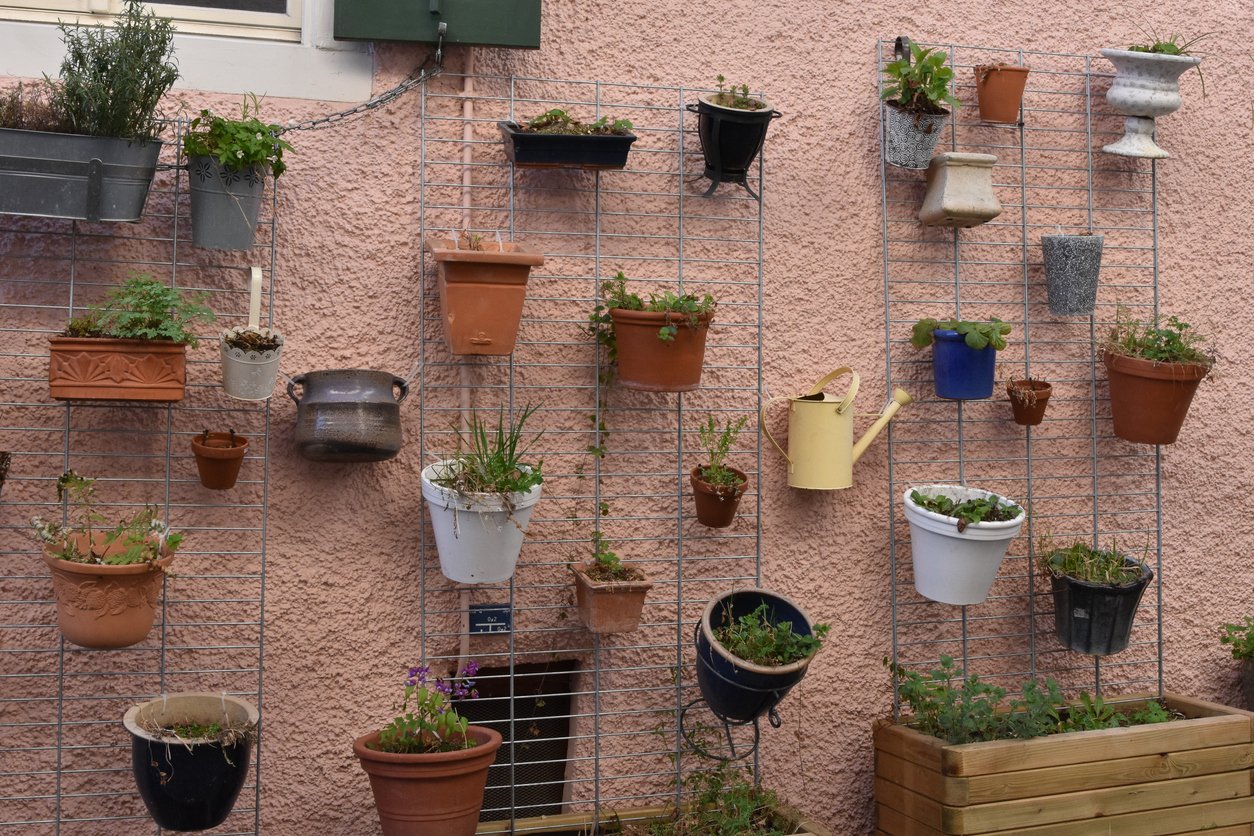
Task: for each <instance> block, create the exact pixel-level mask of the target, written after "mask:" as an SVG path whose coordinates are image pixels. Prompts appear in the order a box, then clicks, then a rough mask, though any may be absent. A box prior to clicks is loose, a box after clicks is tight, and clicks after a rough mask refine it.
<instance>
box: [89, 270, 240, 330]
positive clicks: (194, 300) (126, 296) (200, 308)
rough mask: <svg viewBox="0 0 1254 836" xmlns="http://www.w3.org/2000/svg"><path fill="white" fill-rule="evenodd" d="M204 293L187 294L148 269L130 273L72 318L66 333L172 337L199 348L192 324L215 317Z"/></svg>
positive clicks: (209, 320) (211, 319)
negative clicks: (79, 315) (83, 311)
mask: <svg viewBox="0 0 1254 836" xmlns="http://www.w3.org/2000/svg"><path fill="white" fill-rule="evenodd" d="M205 298H206V297H205V295H204V294H203V293H191V294H184V293H182V292H181V291H179V290H177V289H176V288H172V287H166V286H165V285H164V284H162V283H161V282H159V281H157V280H156V279H154V278H152V277H151V276H150V275H148V274H147V273H142V274H139V275H136V276H131V277H130V278H129V279H127V280H126V281H125V282H123V283H122V284H121V285H119V286H118V287H115V288H113V289H111V290H110V291H109V293H108V295H107V297H106V299H105V302H104V303H103V304H101V305H94V306H92V307H91V308H89V309H88V312H87V314H86V315H85V316H81V317H78V318H76V319H72V320H70V324H69V326H68V327H67V328H66V330H65V336H67V337H112V338H115V339H122V340H171V341H173V342H178V343H187V344H188V345H190V346H191V347H192V348H196V347H197V346H198V345H199V344H200V343H199V341H198V340H197V339H196V334H195V332H194V331H192V328H193V327H195V326H196V325H198V324H201V323H206V324H207V323H211V322H213V321H214V319H215V318H216V317H215V316H214V314H213V311H211V310H209V308H208V307H206V306H205V304H204V300H205Z"/></svg>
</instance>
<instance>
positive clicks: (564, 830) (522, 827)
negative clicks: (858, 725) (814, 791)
mask: <svg viewBox="0 0 1254 836" xmlns="http://www.w3.org/2000/svg"><path fill="white" fill-rule="evenodd" d="M674 811H675V808H674V807H673V806H668V807H633V808H630V809H626V810H602V811H601V829H599V830H597V833H604V832H609V833H615V832H617V830H616V827H615V825H616V824H617V823H619V822H621V823H623V824H636V825H647V824H649V823H650V822H655V821H662V820H663V819H668V818H670V816H671V814H672V813H673V812H674ZM779 815H780V818H781V819H782V820H783V821H786V822H788V823H789V828H783V829H785V830H787V832H788V833H789V834H795V836H833V834H832V831H830V830H828V829H827V828H826V827H824V826H823V825H821V824H818V823H816V822H812V821H809V820H808V819H806V818H805V817H804V816H798V815H797V813H796V811H791V812H790V811H786V810H780V811H779ZM593 823H594V822H593V814H592V813H564V814H562V815H559V816H535V817H533V818H526V819H515V821H514V830H513V831H511V830H510V826H509V819H506V820H504V821H493V822H485V823H483V824H481V825H479V827H478V829H477V830H476V831H475V833H476V834H478V836H487V834H507V833H511V832H513V833H546V834H550V836H566V834H579V836H585V834H588V833H591V832H592V825H593ZM606 828H608V831H607V830H606Z"/></svg>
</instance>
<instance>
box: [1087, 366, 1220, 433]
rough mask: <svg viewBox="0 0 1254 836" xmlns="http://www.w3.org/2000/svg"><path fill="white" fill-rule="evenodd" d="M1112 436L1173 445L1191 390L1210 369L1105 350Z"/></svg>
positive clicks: (1190, 397)
mask: <svg viewBox="0 0 1254 836" xmlns="http://www.w3.org/2000/svg"><path fill="white" fill-rule="evenodd" d="M1102 359H1103V360H1104V361H1105V363H1106V372H1107V375H1108V377H1109V378H1110V413H1111V417H1112V418H1113V419H1114V422H1115V435H1117V436H1119V437H1120V438H1122V439H1123V440H1124V441H1135V442H1138V443H1140V444H1174V443H1175V441H1176V437H1177V436H1179V435H1180V427H1181V426H1183V425H1184V417H1185V416H1186V415H1188V413H1189V404H1190V403H1192V402H1193V393H1194V392H1196V391H1197V385H1198V384H1199V383H1201V382H1202V378H1204V377H1206V375H1207V374H1209V373H1210V368H1209V367H1208V366H1204V365H1202V364H1201V363H1154V362H1153V361H1152V360H1142V359H1140V358H1138V357H1127V356H1124V355H1122V354H1111V353H1110V352H1109V351H1108V352H1106V353H1105V354H1104V355H1103V357H1102Z"/></svg>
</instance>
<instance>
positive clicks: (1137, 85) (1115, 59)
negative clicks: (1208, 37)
mask: <svg viewBox="0 0 1254 836" xmlns="http://www.w3.org/2000/svg"><path fill="white" fill-rule="evenodd" d="M1102 56H1103V57H1104V58H1106V59H1107V60H1108V61H1110V63H1112V64H1114V65H1115V80H1114V81H1113V82H1111V85H1110V89H1109V90H1107V91H1106V101H1107V102H1109V103H1110V106H1111V107H1113V108H1114V109H1115V110H1116V111H1117V112H1119V113H1122V114H1123V115H1124V116H1127V117H1129V118H1128V119H1127V120H1125V122H1124V130H1125V134H1124V136H1123V138H1122V139H1120V140H1119V141H1118V142H1116V143H1114V144H1113V145H1107V146H1105V147H1104V148H1103V149H1102V150H1104V151H1106V152H1107V153H1110V154H1118V155H1120V156H1123V157H1149V158H1154V159H1164V158H1166V157H1169V156H1171V155H1170V154H1168V153H1167V152H1166V151H1164V150H1163V149H1162V148H1159V147H1158V145H1157V144H1156V143H1155V142H1154V123H1153V122H1152V121H1147V120H1153V119H1155V118H1157V117H1159V116H1166V115H1167V114H1169V113H1174V112H1176V111H1177V110H1179V109H1180V105H1182V104H1183V103H1184V100H1183V99H1181V98H1180V83H1179V79H1180V76H1181V75H1183V74H1184V72H1185V71H1186V70H1191V69H1193V68H1194V67H1196V66H1197V65H1198V64H1200V63H1201V62H1202V59H1201V58H1199V57H1197V56H1195V55H1159V54H1157V53H1153V52H1132V51H1131V50H1127V49H1103V50H1102Z"/></svg>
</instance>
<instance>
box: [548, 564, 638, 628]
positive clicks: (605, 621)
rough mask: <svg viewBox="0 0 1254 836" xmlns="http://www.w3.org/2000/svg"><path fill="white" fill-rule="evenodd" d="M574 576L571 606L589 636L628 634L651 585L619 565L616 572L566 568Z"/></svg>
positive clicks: (594, 566) (576, 566)
mask: <svg viewBox="0 0 1254 836" xmlns="http://www.w3.org/2000/svg"><path fill="white" fill-rule="evenodd" d="M567 565H568V567H569V569H570V571H571V573H572V574H573V575H574V576H575V602H576V604H577V605H578V606H579V616H580V618H581V619H583V624H584V626H585V627H587V628H588V632H591V633H631V632H634V631H635V630H637V629H638V628H639V627H640V614H641V612H642V611H643V609H644V601H645V598H646V597H647V596H648V594H649V590H650V589H652V588H653V581H651V580H649V578H648V576H647V575H645V573H644V572H643V571H642V570H641V569H640V568H638V567H636V566H632V565H630V564H627V563H623V564H619V565H618V566H617V567H615V568H616V570H611V569H609V567H606V566H603V565H601V564H599V563H595V562H594V563H581V564H575V563H570V564H567Z"/></svg>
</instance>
